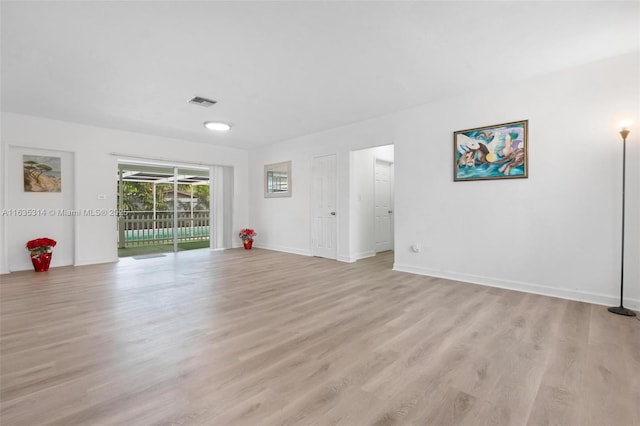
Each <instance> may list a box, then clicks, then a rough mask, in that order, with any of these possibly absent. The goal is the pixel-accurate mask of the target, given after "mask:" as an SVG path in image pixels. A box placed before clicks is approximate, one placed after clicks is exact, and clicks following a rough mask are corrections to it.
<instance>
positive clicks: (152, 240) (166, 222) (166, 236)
mask: <svg viewBox="0 0 640 426" xmlns="http://www.w3.org/2000/svg"><path fill="white" fill-rule="evenodd" d="M176 231H177V232H176V235H177V237H178V242H185V241H197V240H208V239H209V210H197V211H194V212H190V211H187V212H178V227H177V230H176ZM173 235H174V228H173V212H164V211H163V212H155V213H154V212H152V211H151V212H150V211H129V212H127V213H126V214H125V215H122V216H120V218H119V219H118V247H120V248H125V247H134V246H145V245H157V244H171V243H173Z"/></svg>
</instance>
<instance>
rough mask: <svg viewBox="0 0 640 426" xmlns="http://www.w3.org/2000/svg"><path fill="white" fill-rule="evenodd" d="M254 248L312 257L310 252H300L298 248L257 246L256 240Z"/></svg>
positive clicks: (269, 245)
mask: <svg viewBox="0 0 640 426" xmlns="http://www.w3.org/2000/svg"><path fill="white" fill-rule="evenodd" d="M253 246H254V247H255V248H261V249H265V250H273V251H281V252H283V253H291V254H299V255H301V256H312V254H311V252H310V251H309V250H300V249H296V248H291V247H285V246H279V245H271V244H256V242H255V240H254V241H253ZM240 247H242V246H240Z"/></svg>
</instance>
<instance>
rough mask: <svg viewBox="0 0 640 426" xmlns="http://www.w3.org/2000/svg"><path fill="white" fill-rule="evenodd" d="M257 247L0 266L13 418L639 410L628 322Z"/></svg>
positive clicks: (639, 381)
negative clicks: (16, 269)
mask: <svg viewBox="0 0 640 426" xmlns="http://www.w3.org/2000/svg"><path fill="white" fill-rule="evenodd" d="M392 263H393V259H392V255H391V254H390V253H388V254H383V255H379V256H376V257H375V258H370V259H366V260H362V261H359V262H357V263H355V264H345V263H339V262H334V261H330V260H325V259H319V258H309V257H302V256H295V255H288V254H283V253H277V252H272V251H267V250H259V249H254V250H251V251H245V250H228V251H223V252H211V251H208V250H197V251H191V252H182V253H180V254H178V255H177V256H176V255H168V256H167V257H162V258H154V259H145V260H134V259H124V260H122V261H121V262H119V263H118V264H107V265H96V266H88V267H77V268H73V267H64V268H56V269H52V270H51V271H49V272H48V273H40V274H36V273H33V272H20V273H13V274H10V275H3V276H0V280H1V285H0V292H1V293H0V296H1V327H2V329H1V341H0V343H1V356H2V358H1V366H0V370H1V371H0V372H1V377H0V379H1V381H0V384H1V392H0V398H1V403H2V407H1V412H0V413H1V423H2V425H3V426H9V425H28V426H36V425H41V424H46V425H65V426H67V425H73V426H75V425H242V426H244V425H294V424H301V425H307V424H312V425H338V424H340V425H361V424H362V425H404V424H407V425H414V424H415V425H436V426H439V425H463V424H464V425H525V424H528V425H547V424H557V425H598V426H600V425H640V321H637V320H636V319H632V318H626V317H620V316H616V315H612V314H610V313H608V312H607V310H606V308H605V307H602V306H596V305H589V304H585V303H578V302H571V301H566V300H561V299H553V298H549V297H543V296H537V295H532V294H525V293H518V292H511V291H505V290H498V289H492V288H488V287H482V286H478V285H471V284H463V283H458V282H453V281H446V280H441V279H434V278H428V277H422V276H417V275H411V274H407V273H401V272H393V271H391V267H392Z"/></svg>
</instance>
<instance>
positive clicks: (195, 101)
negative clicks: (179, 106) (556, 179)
mask: <svg viewBox="0 0 640 426" xmlns="http://www.w3.org/2000/svg"><path fill="white" fill-rule="evenodd" d="M189 103H190V104H194V105H200V106H203V107H210V106H211V105H214V104H215V103H216V101H212V100H211V99H207V98H201V97H200V96H194V97H193V98H191V99H189Z"/></svg>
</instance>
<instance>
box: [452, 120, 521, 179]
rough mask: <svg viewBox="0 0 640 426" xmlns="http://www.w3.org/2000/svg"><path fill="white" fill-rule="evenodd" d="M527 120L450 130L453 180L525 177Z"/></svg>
mask: <svg viewBox="0 0 640 426" xmlns="http://www.w3.org/2000/svg"><path fill="white" fill-rule="evenodd" d="M527 126H528V120H523V121H514V122H511V123H504V124H496V125H493V126H486V127H478V128H476V129H468V130H458V131H457V132H453V180H454V181H456V182H460V181H467V180H488V179H518V178H526V177H528V169H529V167H528V160H529V159H528V154H527V152H528V149H529V141H528V136H527Z"/></svg>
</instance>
